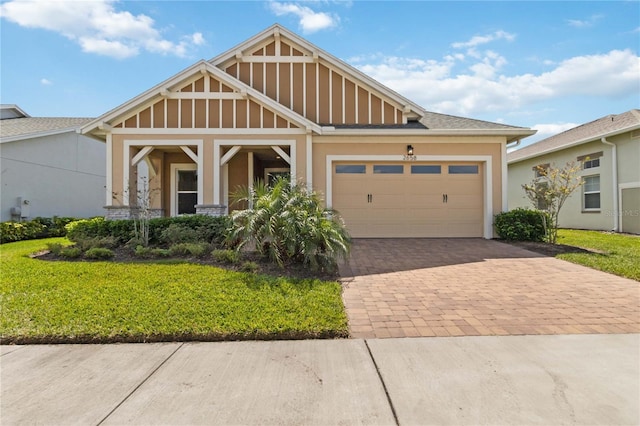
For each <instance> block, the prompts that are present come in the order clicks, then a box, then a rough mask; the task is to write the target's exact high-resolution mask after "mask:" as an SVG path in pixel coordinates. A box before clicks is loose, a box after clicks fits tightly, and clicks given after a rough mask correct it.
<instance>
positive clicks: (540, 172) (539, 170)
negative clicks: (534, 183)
mask: <svg viewBox="0 0 640 426" xmlns="http://www.w3.org/2000/svg"><path fill="white" fill-rule="evenodd" d="M549 166H550V164H538V165H537V166H535V167H534V168H533V173H534V174H535V177H536V179H538V178H541V177H543V176H544V174H545V172H546V171H547V169H549Z"/></svg>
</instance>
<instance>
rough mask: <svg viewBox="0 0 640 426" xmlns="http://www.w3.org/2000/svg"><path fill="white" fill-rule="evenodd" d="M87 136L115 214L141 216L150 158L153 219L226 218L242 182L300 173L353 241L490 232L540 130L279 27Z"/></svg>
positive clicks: (191, 71)
mask: <svg viewBox="0 0 640 426" xmlns="http://www.w3.org/2000/svg"><path fill="white" fill-rule="evenodd" d="M82 132H83V133H85V134H91V135H93V136H95V137H98V138H101V139H103V140H104V141H106V146H107V191H106V203H107V217H110V218H118V217H130V216H131V214H132V213H133V212H135V205H136V203H137V201H136V199H137V197H136V194H138V193H140V191H141V189H143V188H141V187H140V186H139V185H137V183H138V182H139V180H140V179H139V178H140V173H143V172H141V171H138V166H139V165H140V164H144V165H145V168H146V169H148V177H149V180H150V185H151V192H152V193H153V196H152V197H150V199H151V205H152V207H153V209H155V210H154V214H155V215H166V216H173V215H179V214H188V213H202V214H211V215H218V214H225V213H227V212H229V210H230V209H234V208H236V206H235V205H234V204H231V203H230V202H231V200H230V194H231V193H233V191H234V189H235V188H236V187H238V186H239V185H244V186H248V185H252V183H253V182H254V181H255V180H256V179H262V180H269V179H270V177H271V176H275V175H278V174H290V175H291V176H293V177H295V179H296V180H297V181H300V182H304V183H305V184H306V185H308V187H310V188H313V189H315V190H316V191H318V192H319V193H320V194H322V195H323V196H324V199H325V202H326V205H327V206H328V207H330V208H333V209H336V210H338V211H339V212H340V213H341V214H342V216H343V218H344V220H345V222H346V225H347V227H348V229H349V231H350V232H351V234H352V235H353V236H355V237H485V238H492V237H493V227H492V225H493V216H494V215H495V214H496V213H498V212H500V211H503V210H505V209H506V208H507V199H506V195H507V192H506V190H507V188H506V179H505V178H506V171H507V169H506V151H507V148H506V146H507V144H508V143H511V142H514V141H517V140H519V139H521V138H523V137H526V136H528V135H531V134H533V133H535V132H534V131H532V130H530V129H527V128H522V127H513V126H507V125H503V124H496V123H489V122H484V121H478V120H472V119H467V118H461V117H453V116H448V115H443V114H436V113H432V112H427V111H425V110H424V109H423V108H421V107H420V106H418V105H416V104H415V103H414V102H412V101H410V100H408V99H406V98H404V97H402V96H400V95H399V94H397V93H395V92H394V91H392V90H390V89H389V88H387V87H385V86H383V85H382V84H380V83H378V82H377V81H375V80H373V79H371V78H370V77H368V76H367V75H365V74H363V73H362V72H360V71H358V70H356V69H355V68H353V67H351V66H349V65H347V64H346V63H344V62H343V61H341V60H339V59H337V58H335V57H334V56H332V55H330V54H329V53H327V52H325V51H323V50H322V49H319V48H318V47H316V46H314V45H312V44H311V43H309V42H308V41H306V40H304V39H302V38H300V37H299V36H297V35H295V34H293V33H291V32H290V31H288V30H287V29H285V28H283V27H281V26H279V25H274V26H272V27H270V28H268V29H267V30H265V31H263V32H261V33H259V34H258V35H256V36H254V37H252V38H251V39H249V40H247V41H245V42H244V43H241V44H240V45H238V46H236V47H233V48H231V49H230V50H228V51H227V52H225V53H223V54H221V55H219V56H217V57H215V58H214V59H212V60H210V61H200V62H197V63H195V64H194V65H192V66H191V67H189V68H187V69H185V70H184V71H181V72H180V73H178V74H176V75H174V76H173V77H171V78H169V79H168V80H166V81H164V82H162V83H160V84H158V85H156V86H155V87H153V88H151V89H149V90H148V91H146V92H144V93H142V94H141V95H139V96H137V97H135V98H133V99H131V100H130V101H128V102H126V103H124V104H123V105H121V106H119V107H117V108H115V109H114V110H112V111H109V112H107V113H106V114H104V115H102V116H101V117H99V118H97V119H96V120H94V121H92V122H91V123H89V124H87V125H85V126H84V127H83V128H82ZM144 173H147V172H144ZM142 192H144V191H142ZM112 194H116V199H113V198H112ZM123 195H124V196H123Z"/></svg>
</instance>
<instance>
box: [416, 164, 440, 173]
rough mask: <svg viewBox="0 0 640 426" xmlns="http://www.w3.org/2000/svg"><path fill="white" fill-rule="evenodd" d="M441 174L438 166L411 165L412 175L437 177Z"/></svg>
mask: <svg viewBox="0 0 640 426" xmlns="http://www.w3.org/2000/svg"><path fill="white" fill-rule="evenodd" d="M441 172H442V167H440V166H427V165H416V164H414V165H412V166H411V174H414V175H439V174H440V173H441Z"/></svg>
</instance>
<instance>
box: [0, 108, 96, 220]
mask: <svg viewBox="0 0 640 426" xmlns="http://www.w3.org/2000/svg"><path fill="white" fill-rule="evenodd" d="M0 111H1V117H2V120H0V169H1V174H0V188H1V189H0V191H1V193H2V198H1V200H0V213H1V218H0V220H1V221H3V222H4V221H8V220H12V219H13V220H28V219H31V218H34V217H37V216H41V217H53V216H73V217H91V216H98V215H101V214H102V213H103V212H104V210H103V206H104V188H105V176H106V173H105V158H106V156H105V146H104V143H101V142H99V141H96V140H95V139H93V138H89V137H87V136H84V135H81V134H79V133H78V130H79V128H80V126H82V125H85V124H87V123H88V122H90V121H91V120H92V119H91V118H42V117H30V116H29V115H28V114H26V113H25V112H24V111H22V110H21V109H20V108H19V107H17V106H16V105H1V106H0Z"/></svg>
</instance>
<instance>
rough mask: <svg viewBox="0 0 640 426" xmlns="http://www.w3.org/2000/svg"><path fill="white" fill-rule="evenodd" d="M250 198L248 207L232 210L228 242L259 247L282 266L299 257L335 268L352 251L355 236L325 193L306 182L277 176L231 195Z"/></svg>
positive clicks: (313, 265)
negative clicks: (328, 203)
mask: <svg viewBox="0 0 640 426" xmlns="http://www.w3.org/2000/svg"><path fill="white" fill-rule="evenodd" d="M232 198H233V199H234V201H247V202H248V206H249V207H248V208H247V209H246V210H236V211H234V212H233V213H232V214H231V219H232V226H231V228H230V229H229V232H228V234H227V243H228V244H229V245H231V246H234V247H236V249H237V250H240V249H242V248H243V247H244V246H246V245H247V244H255V249H256V250H257V251H258V252H259V253H261V254H263V255H266V256H268V257H269V258H270V259H271V260H272V261H274V262H276V263H277V264H278V265H280V266H284V264H285V263H287V262H300V263H303V264H305V265H308V266H310V267H311V268H312V269H313V270H318V269H320V270H325V271H334V270H335V269H336V267H337V262H338V260H339V259H346V258H347V256H348V255H349V249H350V246H351V238H350V237H349V234H348V233H347V231H346V229H345V227H344V224H343V222H342V220H341V219H340V216H339V215H338V213H337V212H336V211H333V210H329V209H325V208H324V207H323V206H322V201H321V199H320V197H319V196H318V195H317V194H316V193H315V192H313V191H309V190H307V189H306V188H305V187H304V186H303V185H300V184H295V185H291V184H290V182H289V180H287V179H282V178H281V179H278V180H277V181H276V182H275V183H274V184H273V185H271V186H269V185H266V184H264V183H263V182H260V181H259V182H257V183H256V184H255V185H254V186H253V187H252V188H246V187H242V188H240V189H239V190H238V191H236V192H235V193H234V194H232Z"/></svg>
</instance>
